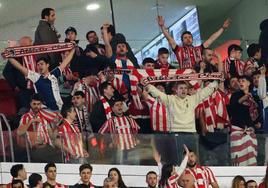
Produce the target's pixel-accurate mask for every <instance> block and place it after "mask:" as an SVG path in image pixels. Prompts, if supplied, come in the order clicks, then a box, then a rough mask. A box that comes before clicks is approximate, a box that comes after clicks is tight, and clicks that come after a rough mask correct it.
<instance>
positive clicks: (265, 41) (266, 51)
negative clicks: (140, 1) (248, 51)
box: [259, 19, 268, 67]
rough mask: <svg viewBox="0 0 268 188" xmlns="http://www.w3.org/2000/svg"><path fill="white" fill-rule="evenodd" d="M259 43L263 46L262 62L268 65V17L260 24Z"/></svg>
mask: <svg viewBox="0 0 268 188" xmlns="http://www.w3.org/2000/svg"><path fill="white" fill-rule="evenodd" d="M260 30H261V33H260V37H259V44H260V46H261V61H260V63H261V64H266V67H267V66H268V19H265V20H263V21H262V22H261V24H260Z"/></svg>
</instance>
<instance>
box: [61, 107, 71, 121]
mask: <svg viewBox="0 0 268 188" xmlns="http://www.w3.org/2000/svg"><path fill="white" fill-rule="evenodd" d="M72 108H73V106H72V105H71V104H64V105H63V106H62V109H61V115H62V117H63V118H66V117H67V114H68V113H70V112H71V111H72Z"/></svg>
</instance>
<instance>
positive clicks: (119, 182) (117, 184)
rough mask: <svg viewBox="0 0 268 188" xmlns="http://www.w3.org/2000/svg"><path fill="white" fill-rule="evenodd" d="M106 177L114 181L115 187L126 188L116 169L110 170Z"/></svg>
mask: <svg viewBox="0 0 268 188" xmlns="http://www.w3.org/2000/svg"><path fill="white" fill-rule="evenodd" d="M108 176H109V177H110V178H112V180H113V181H115V187H118V188H127V186H126V185H125V183H124V181H123V179H122V176H121V173H120V171H119V170H118V169H117V168H111V169H110V170H109V172H108Z"/></svg>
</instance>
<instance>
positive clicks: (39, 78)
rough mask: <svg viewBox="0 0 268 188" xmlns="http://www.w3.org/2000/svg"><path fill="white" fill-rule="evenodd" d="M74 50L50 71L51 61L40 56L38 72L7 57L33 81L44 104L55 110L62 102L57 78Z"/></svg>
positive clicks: (37, 63)
mask: <svg viewBox="0 0 268 188" xmlns="http://www.w3.org/2000/svg"><path fill="white" fill-rule="evenodd" d="M74 52H75V49H72V50H71V51H70V53H69V54H68V56H67V57H66V58H65V59H64V60H63V62H62V63H61V64H60V66H58V67H56V68H55V69H53V70H52V71H51V72H49V67H50V64H51V62H50V61H49V60H48V59H46V58H40V59H38V60H37V61H36V65H37V70H38V72H39V73H37V72H34V71H31V70H28V69H27V68H25V67H23V66H22V65H21V64H20V63H19V62H18V61H17V60H16V59H14V58H9V59H8V60H9V62H10V63H11V64H12V65H13V66H14V67H15V68H16V69H18V70H19V71H20V72H21V73H22V74H23V75H24V76H26V77H27V78H28V79H29V80H31V81H32V82H33V83H34V86H35V90H36V92H38V93H39V94H40V95H41V96H42V97H43V98H44V102H45V105H46V106H47V107H48V108H49V109H51V110H54V111H56V110H60V109H61V107H62V104H63V102H62V99H61V96H60V91H59V85H58V78H59V77H60V76H61V74H62V71H63V70H64V69H65V68H66V67H67V66H68V65H69V63H70V61H71V59H72V57H73V55H74Z"/></svg>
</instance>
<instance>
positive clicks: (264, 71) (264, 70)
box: [260, 65, 266, 75]
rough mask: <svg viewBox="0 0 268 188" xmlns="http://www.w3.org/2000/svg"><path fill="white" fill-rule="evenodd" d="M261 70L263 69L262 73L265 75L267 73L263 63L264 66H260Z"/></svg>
mask: <svg viewBox="0 0 268 188" xmlns="http://www.w3.org/2000/svg"><path fill="white" fill-rule="evenodd" d="M260 71H261V75H265V73H266V67H265V65H263V66H262V67H261V68H260Z"/></svg>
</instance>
